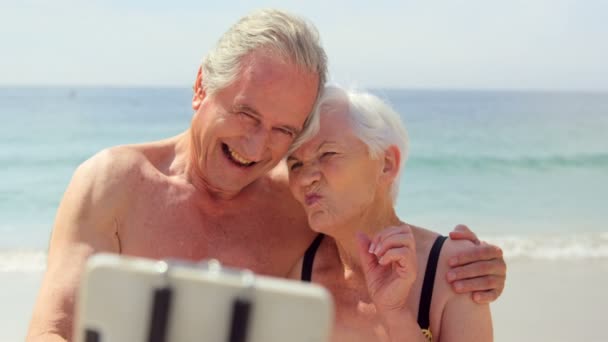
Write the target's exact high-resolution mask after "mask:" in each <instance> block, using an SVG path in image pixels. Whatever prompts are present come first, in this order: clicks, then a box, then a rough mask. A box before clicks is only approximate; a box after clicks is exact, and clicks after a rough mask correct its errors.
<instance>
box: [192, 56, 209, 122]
mask: <svg viewBox="0 0 608 342" xmlns="http://www.w3.org/2000/svg"><path fill="white" fill-rule="evenodd" d="M192 90H194V94H193V95H192V109H194V110H195V111H196V110H198V108H199V107H200V106H201V103H202V102H203V99H205V95H206V94H205V90H204V89H203V66H202V65H201V66H200V67H198V73H197V74H196V81H195V82H194V86H193V87H192Z"/></svg>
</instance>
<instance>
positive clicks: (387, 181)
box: [287, 101, 492, 342]
mask: <svg viewBox="0 0 608 342" xmlns="http://www.w3.org/2000/svg"><path fill="white" fill-rule="evenodd" d="M346 110H347V107H346V105H345V104H344V103H342V102H339V101H336V102H334V103H330V105H329V106H327V107H322V109H321V112H322V115H321V120H320V125H321V129H320V131H319V133H318V134H317V135H316V136H315V137H313V138H312V139H311V140H309V141H308V142H306V143H304V144H303V145H302V146H301V147H299V148H298V149H297V150H296V151H294V152H293V153H292V154H291V155H290V156H288V158H287V161H288V167H289V173H290V174H289V183H290V188H291V191H292V193H293V194H294V197H295V198H296V199H297V200H298V202H300V203H301V204H302V206H303V207H304V210H305V211H306V214H307V217H308V221H309V224H310V227H311V228H312V229H313V230H315V231H317V232H321V233H324V234H326V235H328V237H327V238H325V239H324V240H323V242H322V244H321V246H320V247H319V250H318V252H317V255H316V257H315V261H314V265H313V275H312V281H313V282H317V283H319V284H322V285H323V286H325V287H327V288H328V289H329V290H330V291H331V293H332V295H333V297H334V301H335V304H336V316H335V325H334V330H333V333H332V341H334V342H339V341H349V342H358V341H361V342H363V341H365V342H369V341H405V340H407V341H426V340H425V339H424V337H423V336H422V334H421V332H420V327H419V326H418V324H417V322H416V318H417V309H418V305H419V300H420V292H421V288H422V279H423V276H424V271H425V267H426V263H427V259H428V253H429V250H430V247H431V245H432V243H433V242H434V240H435V238H436V237H437V234H436V233H433V232H431V231H428V230H426V229H423V228H419V227H415V226H411V225H408V224H406V223H404V222H402V221H400V219H399V218H398V217H397V215H396V213H395V210H394V206H393V202H392V200H391V196H390V188H391V184H392V182H393V181H394V180H395V179H396V176H397V174H398V171H399V168H400V166H399V165H400V158H401V156H400V152H399V150H398V148H397V147H395V146H390V147H388V148H386V150H385V151H384V153H381V154H380V155H379V156H377V158H371V157H370V154H369V150H368V148H367V146H366V145H365V144H364V143H363V142H362V141H361V140H360V139H359V138H358V137H357V136H356V135H355V132H354V131H353V129H352V123H351V121H350V119H349V117H348V114H347V112H346ZM470 244H471V243H470V242H466V241H451V240H448V241H447V242H446V243H445V245H444V247H443V249H442V254H441V257H440V261H439V264H438V270H437V272H438V274H442V273H443V272H447V271H448V269H449V266H448V259H449V258H450V257H451V256H453V255H456V254H458V253H459V252H460V251H462V250H466V249H467V248H470ZM300 274H301V263H300V264H299V265H298V266H297V267H295V268H294V269H293V270H292V272H291V277H292V278H295V279H299V277H300ZM433 292H434V293H433V301H432V304H431V316H430V318H431V331H432V332H433V335H434V340H433V341H434V342H437V341H462V342H464V341H491V336H492V331H491V318H490V314H489V308H488V306H487V305H478V304H475V303H473V302H472V301H471V300H470V299H469V297H468V296H466V295H457V294H456V293H455V292H454V291H453V290H452V289H451V288H450V286H449V284H448V283H447V282H445V281H443V279H442V278H441V277H438V278H436V283H435V286H434V291H433ZM463 329H464V330H466V329H470V331H466V332H463V331H462V330H463Z"/></svg>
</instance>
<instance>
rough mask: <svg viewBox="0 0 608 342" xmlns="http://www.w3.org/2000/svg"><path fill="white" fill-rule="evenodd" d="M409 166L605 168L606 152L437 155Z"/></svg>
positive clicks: (424, 158)
mask: <svg viewBox="0 0 608 342" xmlns="http://www.w3.org/2000/svg"><path fill="white" fill-rule="evenodd" d="M409 163H410V166H412V167H416V166H421V167H432V168H455V167H456V168H473V169H486V168H496V169H499V168H500V169H531V170H549V169H559V168H585V169H607V168H608V153H595V154H581V155H570V156H567V155H548V156H518V157H512V158H508V157H493V156H471V157H466V156H439V157H414V156H412V159H411V161H410V162H409Z"/></svg>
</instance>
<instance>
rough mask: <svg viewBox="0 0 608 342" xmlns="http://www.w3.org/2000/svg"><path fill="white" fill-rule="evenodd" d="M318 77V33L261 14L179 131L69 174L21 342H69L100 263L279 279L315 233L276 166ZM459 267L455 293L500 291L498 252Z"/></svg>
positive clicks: (234, 36)
mask: <svg viewBox="0 0 608 342" xmlns="http://www.w3.org/2000/svg"><path fill="white" fill-rule="evenodd" d="M326 69H327V67H326V57H325V53H324V51H323V49H322V48H321V46H320V44H319V40H318V35H317V33H316V30H315V29H314V28H313V27H312V26H311V25H310V24H308V23H306V22H305V21H303V20H302V19H299V18H297V17H294V16H291V15H289V14H286V13H283V12H280V11H275V10H266V11H260V12H255V13H253V14H251V15H249V16H247V17H244V18H243V19H241V20H240V21H239V22H238V23H237V24H235V25H234V26H233V27H232V28H230V29H229V30H228V31H227V32H226V33H225V34H224V35H223V36H222V38H221V39H220V41H219V42H218V44H217V46H216V47H215V48H214V50H213V51H211V52H210V53H209V54H208V55H207V56H206V58H205V59H204V61H203V63H202V66H201V69H199V73H198V77H197V79H196V83H195V86H194V96H193V99H192V107H193V109H194V110H195V113H194V116H193V118H192V123H191V126H190V128H189V129H188V130H187V131H185V132H183V133H182V134H180V135H178V136H175V137H172V138H169V139H166V140H161V141H156V142H150V143H144V144H140V145H132V146H118V147H113V148H110V149H107V150H105V151H102V152H100V153H98V154H97V155H95V156H94V157H92V158H91V159H89V160H87V161H85V162H84V163H83V164H82V165H80V166H79V167H78V169H77V170H76V172H75V173H74V176H73V178H72V180H71V182H70V185H69V186H68V188H67V190H66V192H65V194H64V197H63V199H62V201H61V204H60V206H59V209H58V212H57V217H56V221H55V225H54V228H53V234H52V237H51V242H50V248H49V256H48V266H47V271H46V274H45V276H44V279H43V283H42V286H41V289H40V293H39V297H38V300H37V303H36V307H35V310H34V315H33V318H32V321H31V324H30V329H29V334H28V340H29V341H35V340H40V341H53V340H56V341H63V340H66V339H70V337H71V336H70V334H71V329H72V320H73V310H74V300H75V294H76V290H77V288H78V284H79V279H80V276H81V273H82V270H83V267H84V264H85V262H86V260H87V258H88V257H89V256H91V255H92V254H93V253H97V252H113V253H121V254H125V255H132V256H140V257H147V258H155V259H162V258H182V259H188V260H201V259H206V258H216V259H219V260H220V261H221V262H222V263H224V264H226V265H229V266H235V267H244V268H249V269H251V270H253V271H255V272H258V273H261V274H266V275H272V276H286V275H287V274H288V272H289V270H290V269H291V268H292V267H293V265H295V264H296V263H297V261H298V260H299V258H300V257H301V256H302V254H303V253H304V251H305V250H306V248H307V247H308V245H309V244H310V243H311V241H312V240H313V238H314V233H313V232H312V231H311V230H310V229H309V227H308V224H307V218H306V216H305V214H304V212H303V210H302V208H301V207H300V205H299V203H297V202H296V201H295V200H294V199H293V197H292V195H291V194H290V192H289V187H288V180H287V172H286V167H285V165H284V163H282V162H281V161H282V159H283V158H284V156H285V154H286V153H287V150H288V148H289V147H290V144H291V143H292V141H293V140H294V138H295V137H296V136H297V135H298V134H300V133H302V131H303V130H304V129H305V127H307V126H306V121H307V118H308V115H309V113H311V112H312V111H313V107H314V105H315V101H316V99H317V97H318V95H319V91H320V89H321V88H322V86H323V85H324V83H325V77H326ZM464 235H465V236H467V234H466V232H465V234H464ZM471 235H472V234H468V236H469V238H470V239H474V237H471ZM468 255H469V256H467V255H463V257H462V260H461V261H460V262H459V263H457V264H459V265H464V264H468V265H465V266H461V267H459V268H456V269H453V271H454V272H455V274H456V278H457V279H461V280H464V283H462V284H463V285H464V287H463V288H462V289H460V290H459V291H460V292H462V291H479V292H477V293H476V294H477V295H478V296H481V297H480V298H476V299H478V300H479V301H491V300H494V299H495V298H496V297H497V296H498V295H499V294H500V292H501V291H502V287H503V286H504V274H505V268H504V262H503V260H502V258H501V255H500V250H499V249H498V248H495V247H492V246H490V247H487V246H479V247H477V248H474V249H472V250H471V251H469V253H468ZM471 261H479V262H474V263H472V264H470V262H471ZM463 267H464V268H463ZM488 270H489V271H488ZM460 275H462V276H460Z"/></svg>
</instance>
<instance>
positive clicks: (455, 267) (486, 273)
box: [446, 225, 507, 304]
mask: <svg viewBox="0 0 608 342" xmlns="http://www.w3.org/2000/svg"><path fill="white" fill-rule="evenodd" d="M450 239H452V240H469V241H471V242H473V243H474V246H472V247H471V248H467V249H466V250H463V251H460V252H459V253H457V254H456V255H454V256H452V257H451V258H450V259H449V265H450V267H451V269H450V270H449V271H448V272H447V274H446V278H447V280H448V282H450V283H451V284H452V288H453V290H454V291H455V292H456V293H469V292H472V293H473V300H474V301H475V302H477V303H480V304H487V303H490V302H493V301H495V300H496V299H497V298H498V297H499V296H500V295H501V294H502V291H503V289H504V287H505V280H506V276H507V264H506V263H505V260H504V259H503V255H502V250H501V249H500V247H498V246H494V245H491V244H488V243H486V242H480V241H479V239H478V238H477V236H476V235H475V233H473V232H472V231H471V230H470V229H469V228H468V227H467V226H465V225H458V226H456V227H455V228H454V231H452V232H451V233H450Z"/></svg>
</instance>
